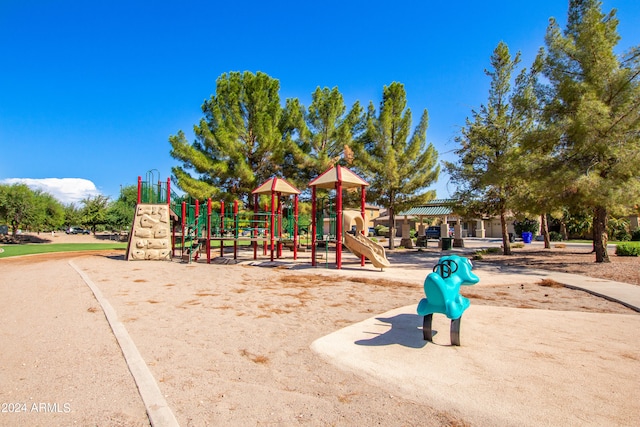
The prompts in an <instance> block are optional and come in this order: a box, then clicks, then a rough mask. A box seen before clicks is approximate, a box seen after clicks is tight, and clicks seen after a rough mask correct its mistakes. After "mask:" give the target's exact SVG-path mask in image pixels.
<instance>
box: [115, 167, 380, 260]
mask: <svg viewBox="0 0 640 427" xmlns="http://www.w3.org/2000/svg"><path fill="white" fill-rule="evenodd" d="M368 185H369V184H368V183H366V182H365V181H364V180H362V179H361V178H360V177H358V176H357V175H355V174H354V173H353V172H351V171H350V170H348V169H346V168H344V167H341V166H335V167H332V168H330V169H328V170H327V171H326V172H325V173H323V174H322V175H320V176H319V177H318V178H316V179H315V180H313V181H312V182H311V183H310V184H309V186H310V187H311V189H312V215H311V216H312V219H311V224H303V228H304V229H305V230H306V231H307V232H309V231H311V252H312V254H311V263H312V265H313V266H316V264H317V262H316V258H317V256H318V254H317V251H316V248H317V246H318V245H319V244H322V245H323V246H324V248H325V252H326V257H325V260H327V261H326V262H327V266H328V251H329V246H330V245H333V246H335V254H336V255H335V258H336V268H338V269H340V268H342V245H343V244H344V246H345V247H346V248H347V249H349V250H351V251H352V252H353V253H354V254H355V255H356V256H358V257H360V260H361V265H363V266H364V265H365V258H368V259H369V260H371V262H372V264H373V265H374V266H375V267H376V268H381V269H382V268H385V267H389V266H390V263H389V261H388V260H387V258H386V255H385V251H384V248H383V247H382V246H380V245H379V244H377V243H376V242H374V241H372V240H371V239H369V238H367V237H366V236H365V234H364V233H365V232H366V228H367V227H365V222H364V215H365V211H364V200H365V187H366V186H368ZM316 188H323V189H327V190H335V196H336V197H335V200H332V199H331V197H329V196H327V197H324V198H317V197H316V196H317V192H316ZM350 188H360V189H361V202H362V203H361V205H362V206H361V210H360V212H358V211H353V210H346V211H343V208H342V191H343V190H344V189H350ZM299 194H300V191H299V190H298V189H297V188H295V187H294V186H293V185H291V184H290V183H288V182H287V181H286V180H284V179H282V178H271V179H269V180H267V181H266V182H264V183H262V184H261V185H260V186H258V188H256V189H255V190H254V191H253V192H252V195H253V209H252V210H250V211H248V210H241V209H240V207H239V204H238V201H234V202H233V203H231V204H226V205H225V203H224V201H220V202H219V208H218V207H216V209H214V207H213V202H212V200H211V199H208V200H206V201H205V202H203V203H200V201H198V200H192V199H191V198H190V197H180V196H178V195H176V194H175V193H173V192H172V191H171V182H170V180H169V179H167V181H166V183H165V182H161V181H160V180H157V183H156V181H155V176H154V174H153V173H151V172H150V173H147V177H146V180H145V181H143V180H142V177H138V200H137V205H136V215H135V217H134V221H133V226H132V229H131V233H130V235H129V245H128V247H127V257H126V259H127V260H170V259H171V258H172V257H176V256H179V257H181V259H183V260H184V261H186V262H193V261H198V260H199V259H200V257H201V256H202V255H203V254H204V255H205V256H206V262H207V263H211V254H212V251H215V250H216V249H217V248H219V249H220V256H221V257H223V256H224V254H225V248H227V249H228V248H230V247H231V246H233V258H234V260H235V259H237V258H238V247H239V246H245V247H246V246H250V247H251V248H252V249H253V259H257V257H258V249H259V247H261V248H262V255H263V256H266V255H267V253H268V252H270V260H271V261H274V259H276V258H281V257H282V252H283V247H284V246H288V247H290V248H291V249H292V251H293V259H294V260H296V259H297V256H298V249H299V246H300V239H299V234H298V233H299V229H300V224H299V214H298V203H299ZM260 196H263V200H264V199H265V198H266V199H267V200H269V201H270V203H265V204H264V206H263V208H264V209H263V210H260V208H259V201H260ZM264 196H266V197H264ZM291 196H293V201H291ZM325 219H326V220H327V221H325ZM326 223H328V224H327V225H328V227H329V232H328V233H327V234H325V233H324V230H325V224H326ZM352 226H354V227H355V233H354V234H353V235H351V234H349V233H348V232H349V231H351V229H352ZM309 229H311V230H309ZM243 243H244V244H243ZM178 252H179V255H178Z"/></svg>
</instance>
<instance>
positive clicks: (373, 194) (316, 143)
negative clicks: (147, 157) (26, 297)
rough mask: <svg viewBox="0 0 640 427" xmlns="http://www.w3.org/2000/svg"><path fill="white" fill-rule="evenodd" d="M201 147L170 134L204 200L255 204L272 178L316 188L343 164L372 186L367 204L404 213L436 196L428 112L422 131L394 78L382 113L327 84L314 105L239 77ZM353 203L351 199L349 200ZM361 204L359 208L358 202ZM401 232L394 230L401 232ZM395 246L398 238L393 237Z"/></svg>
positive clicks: (221, 86)
mask: <svg viewBox="0 0 640 427" xmlns="http://www.w3.org/2000/svg"><path fill="white" fill-rule="evenodd" d="M202 111H203V113H204V117H203V118H202V119H201V120H200V122H199V123H198V124H197V125H195V126H194V133H195V135H196V138H195V141H193V142H189V141H187V139H186V137H185V134H184V132H182V131H179V132H178V133H177V134H176V135H174V136H172V137H171V138H170V143H171V147H172V150H171V155H172V156H173V157H174V158H175V159H177V160H179V161H180V162H181V165H180V166H176V167H174V168H173V169H172V172H173V177H174V179H175V180H176V181H177V184H178V186H179V187H180V188H181V189H182V190H183V191H185V192H186V193H188V194H189V195H190V196H192V197H194V198H197V199H200V200H204V199H207V198H212V199H213V200H226V201H231V200H240V201H242V202H244V203H245V204H246V205H247V206H250V205H251V204H252V198H251V197H250V195H251V191H253V190H254V189H255V188H257V187H258V185H260V184H261V183H263V182H264V181H266V180H268V179H269V178H271V177H274V176H276V177H281V178H286V179H287V180H289V181H290V182H291V183H292V184H294V185H295V186H297V187H298V188H300V189H301V190H304V189H306V186H307V184H308V183H309V182H310V181H311V180H312V179H313V178H315V177H317V176H319V175H320V174H321V173H323V172H324V171H325V170H327V169H328V168H330V167H331V166H334V165H342V166H346V167H349V168H351V169H353V170H354V171H355V172H356V173H358V174H360V175H361V176H362V177H364V178H365V179H366V180H367V181H368V182H369V183H370V184H371V186H370V188H369V189H368V192H367V201H368V202H369V203H375V204H378V205H380V206H384V207H386V208H387V209H388V213H389V216H390V224H394V215H395V213H396V212H400V211H402V210H406V209H408V208H409V207H411V206H415V205H420V204H423V203H426V202H427V201H429V200H431V199H433V198H434V197H435V191H433V190H431V191H429V190H428V187H429V186H430V185H431V184H433V183H435V182H436V180H437V179H438V175H439V172H440V167H439V166H438V164H437V162H438V153H437V152H436V150H435V148H434V147H433V145H432V144H431V143H427V142H426V136H427V135H426V134H427V127H428V114H427V111H426V110H424V111H423V112H422V114H421V115H420V118H419V121H418V123H417V125H416V126H415V127H413V126H412V125H413V124H412V112H411V110H410V109H409V108H407V100H406V92H405V89H404V86H403V85H402V84H401V83H397V82H393V83H391V84H390V85H389V86H385V87H384V88H383V90H382V101H381V102H380V105H379V108H378V109H376V107H375V106H374V105H373V103H372V102H370V103H369V105H368V107H367V108H366V109H364V108H363V107H362V106H361V105H360V103H359V102H355V103H354V104H353V105H352V106H351V107H350V108H347V106H346V105H345V103H344V99H343V96H342V94H341V93H340V92H339V90H338V88H336V87H334V88H332V89H330V88H326V87H325V88H320V87H318V88H317V89H316V90H315V91H314V93H313V94H312V101H311V104H310V105H309V106H308V107H305V106H303V105H302V104H301V102H300V101H299V100H298V99H295V98H294V99H287V100H286V102H285V104H284V107H283V106H282V104H281V102H280V97H279V82H278V80H276V79H274V78H272V77H270V76H268V75H266V74H264V73H261V72H258V73H256V74H253V73H251V72H244V73H240V72H230V73H225V74H223V75H222V76H220V77H219V78H218V79H217V81H216V93H215V94H214V95H212V96H211V98H210V99H209V100H207V101H205V103H204V104H203V105H202ZM347 199H348V198H347ZM354 207H355V206H354ZM392 233H393V231H392ZM390 249H393V240H391V241H390Z"/></svg>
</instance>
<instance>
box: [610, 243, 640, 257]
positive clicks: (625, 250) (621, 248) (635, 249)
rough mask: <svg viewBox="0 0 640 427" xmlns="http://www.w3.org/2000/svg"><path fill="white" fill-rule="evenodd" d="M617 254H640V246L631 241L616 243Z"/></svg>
mask: <svg viewBox="0 0 640 427" xmlns="http://www.w3.org/2000/svg"><path fill="white" fill-rule="evenodd" d="M616 255H618V256H639V255H640V246H637V245H632V244H629V243H620V244H618V245H616Z"/></svg>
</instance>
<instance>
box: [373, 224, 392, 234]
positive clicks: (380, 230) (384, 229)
mask: <svg viewBox="0 0 640 427" xmlns="http://www.w3.org/2000/svg"><path fill="white" fill-rule="evenodd" d="M375 230H376V234H377V235H378V236H384V235H386V234H387V233H389V227H385V226H384V225H376V227H375Z"/></svg>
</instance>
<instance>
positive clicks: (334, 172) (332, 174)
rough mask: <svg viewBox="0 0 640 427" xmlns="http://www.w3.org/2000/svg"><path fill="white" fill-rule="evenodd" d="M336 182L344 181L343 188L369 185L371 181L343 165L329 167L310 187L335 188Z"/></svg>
mask: <svg viewBox="0 0 640 427" xmlns="http://www.w3.org/2000/svg"><path fill="white" fill-rule="evenodd" d="M336 182H341V183H342V188H355V187H362V186H363V185H364V186H368V185H369V183H368V182H367V181H365V180H364V179H362V178H360V177H359V176H358V175H356V174H355V173H353V172H351V171H350V170H349V169H347V168H345V167H343V166H338V165H336V166H334V167H332V168H330V169H327V170H326V171H325V172H324V173H322V175H320V176H319V177H317V178H316V179H314V180H313V181H311V182H310V183H309V187H318V188H331V189H333V188H335V184H336Z"/></svg>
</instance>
